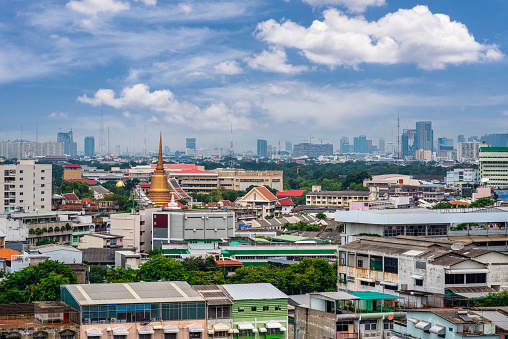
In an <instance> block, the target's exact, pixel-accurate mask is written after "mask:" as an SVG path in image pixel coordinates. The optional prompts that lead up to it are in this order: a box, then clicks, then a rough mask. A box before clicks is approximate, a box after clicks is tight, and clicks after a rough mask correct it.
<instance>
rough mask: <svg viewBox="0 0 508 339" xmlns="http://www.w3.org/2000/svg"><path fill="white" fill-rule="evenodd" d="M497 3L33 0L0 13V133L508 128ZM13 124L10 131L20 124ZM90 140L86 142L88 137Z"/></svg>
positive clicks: (244, 138) (244, 139) (506, 42)
mask: <svg viewBox="0 0 508 339" xmlns="http://www.w3.org/2000/svg"><path fill="white" fill-rule="evenodd" d="M507 10H508V3H506V2H504V1H500V0H493V1H488V2H482V3H480V4H479V3H478V2H477V1H472V0H465V1H461V3H460V6H457V5H456V3H455V4H454V3H453V2H448V1H438V0H424V1H419V2H417V1H412V0H409V1H401V0H398V1H392V0H271V1H268V0H265V1H251V0H202V1H186V0H182V1H179V2H169V1H162V0H158V1H157V0H66V1H57V0H41V1H37V2H24V1H6V2H4V3H3V4H2V11H0V44H1V45H2V46H3V48H1V49H0V102H1V104H0V113H1V116H2V118H3V123H2V127H1V128H0V141H7V140H14V139H19V138H20V137H23V138H24V139H31V140H35V134H36V132H35V130H36V124H37V126H38V139H39V141H56V134H57V133H58V131H59V129H61V131H62V132H67V131H69V130H70V129H72V130H73V132H74V139H75V141H77V142H78V149H79V150H83V139H84V137H85V136H88V135H92V136H94V137H95V139H96V145H97V144H98V139H99V130H100V120H101V119H100V117H101V110H103V111H104V126H105V130H106V133H107V128H108V126H109V128H110V134H111V136H110V140H111V150H113V149H114V146H115V145H117V144H120V145H121V146H122V148H121V151H122V152H123V151H125V148H126V147H129V149H130V150H131V151H132V149H133V148H134V147H135V149H136V150H138V151H139V150H141V149H142V148H143V147H144V138H145V132H144V130H145V127H146V131H147V132H146V139H147V149H148V150H155V149H156V148H157V146H158V136H159V131H162V133H163V142H164V145H165V146H169V147H170V148H171V150H172V151H174V150H177V149H182V148H184V147H185V138H186V137H195V138H197V147H198V148H214V147H219V148H225V147H227V146H229V138H230V137H229V136H230V128H231V125H232V126H233V139H234V143H235V151H238V152H241V151H246V150H253V151H255V149H256V140H257V139H266V140H268V143H269V144H272V145H274V146H275V145H278V142H279V140H280V142H281V147H282V149H283V150H284V148H285V143H284V142H285V141H286V140H290V141H292V142H293V143H299V142H303V141H304V140H305V139H307V140H309V138H310V137H313V139H312V141H313V142H320V139H322V140H323V142H324V143H328V142H329V143H333V144H334V148H336V149H337V148H338V144H339V140H340V137H341V136H348V137H350V143H352V138H353V137H354V136H358V135H366V136H367V138H368V139H372V140H373V141H374V143H375V144H377V142H378V140H379V138H381V137H384V138H385V140H386V142H391V141H395V138H396V135H397V130H396V129H397V115H398V114H399V115H400V121H401V126H400V129H401V133H402V129H404V128H414V126H415V122H416V121H420V120H430V121H432V123H433V129H434V137H435V138H436V139H437V138H438V137H442V136H445V137H449V138H453V139H454V140H455V141H456V138H457V135H459V134H464V135H465V136H466V137H467V136H470V135H478V136H480V135H484V134H486V133H505V132H508V122H507V120H506V116H507V115H508V95H507V93H508V91H507V90H508V83H507V82H506V74H507V73H508V67H507V63H506V55H505V54H506V53H507V52H506V51H507V46H508V34H507V33H508V28H507V26H506V24H505V22H504V17H503V15H502V14H503V13H506V12H507ZM21 130H22V132H21ZM96 148H97V146H96Z"/></svg>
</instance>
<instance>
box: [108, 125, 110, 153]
mask: <svg viewBox="0 0 508 339" xmlns="http://www.w3.org/2000/svg"><path fill="white" fill-rule="evenodd" d="M110 154H111V153H110V150H109V126H108V156H109V155H110Z"/></svg>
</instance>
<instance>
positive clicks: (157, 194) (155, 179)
mask: <svg viewBox="0 0 508 339" xmlns="http://www.w3.org/2000/svg"><path fill="white" fill-rule="evenodd" d="M148 199H150V200H151V201H152V202H153V204H154V205H155V206H162V205H164V204H167V203H168V202H170V201H171V195H170V194H169V185H168V176H167V175H166V172H165V171H164V165H163V164H162V133H161V136H160V143H159V159H158V160H157V168H156V169H155V172H154V173H153V174H152V182H151V183H150V190H149V191H148Z"/></svg>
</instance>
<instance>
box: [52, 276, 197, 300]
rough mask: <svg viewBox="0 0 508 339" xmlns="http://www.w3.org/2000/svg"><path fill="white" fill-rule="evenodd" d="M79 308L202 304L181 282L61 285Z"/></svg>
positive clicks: (186, 285)
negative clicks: (166, 303) (121, 305)
mask: <svg viewBox="0 0 508 339" xmlns="http://www.w3.org/2000/svg"><path fill="white" fill-rule="evenodd" d="M62 288H66V289H67V290H68V291H69V293H70V294H71V295H72V296H73V298H74V299H75V300H76V301H77V302H78V303H79V304H80V305H101V304H102V305H104V304H130V303H133V302H135V303H146V304H149V303H160V302H188V301H204V299H203V297H202V296H201V295H200V294H199V293H197V292H196V291H194V290H193V289H192V287H191V286H190V285H189V284H188V283H187V282H184V281H160V282H136V283H115V284H93V285H89V284H79V285H63V286H62Z"/></svg>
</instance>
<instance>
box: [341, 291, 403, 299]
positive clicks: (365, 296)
mask: <svg viewBox="0 0 508 339" xmlns="http://www.w3.org/2000/svg"><path fill="white" fill-rule="evenodd" d="M347 293H349V294H351V295H353V296H355V297H358V298H360V299H363V300H376V299H404V297H397V296H396V295H393V294H388V293H381V292H364V291H348V292H347Z"/></svg>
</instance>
